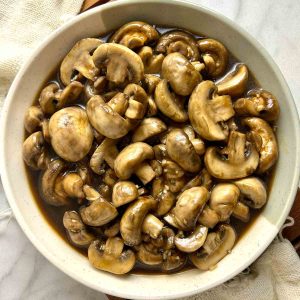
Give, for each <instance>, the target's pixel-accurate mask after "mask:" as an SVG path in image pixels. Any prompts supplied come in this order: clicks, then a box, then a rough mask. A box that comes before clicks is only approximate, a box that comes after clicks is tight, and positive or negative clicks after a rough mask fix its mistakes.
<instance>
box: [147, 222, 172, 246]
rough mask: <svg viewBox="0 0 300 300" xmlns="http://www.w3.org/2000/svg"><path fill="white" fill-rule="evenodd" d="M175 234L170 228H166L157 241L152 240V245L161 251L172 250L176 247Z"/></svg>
mask: <svg viewBox="0 0 300 300" xmlns="http://www.w3.org/2000/svg"><path fill="white" fill-rule="evenodd" d="M174 240H175V233H174V231H173V230H172V229H171V228H169V227H164V228H163V229H162V231H161V233H160V235H159V236H158V237H157V238H156V239H151V244H153V245H154V246H155V247H157V248H159V249H161V250H170V249H173V248H174V247H175V243H174Z"/></svg>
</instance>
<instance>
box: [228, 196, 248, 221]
mask: <svg viewBox="0 0 300 300" xmlns="http://www.w3.org/2000/svg"><path fill="white" fill-rule="evenodd" d="M232 215H233V216H234V217H235V218H237V219H239V220H241V221H242V222H245V223H247V222H248V221H249V219H250V211H249V207H248V206H247V205H245V204H244V203H242V202H240V201H239V202H238V203H237V204H236V206H235V208H234V210H233V212H232Z"/></svg>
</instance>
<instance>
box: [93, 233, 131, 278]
mask: <svg viewBox="0 0 300 300" xmlns="http://www.w3.org/2000/svg"><path fill="white" fill-rule="evenodd" d="M123 247H124V243H123V241H122V239H120V238H119V237H113V238H108V239H107V240H106V243H104V242H102V241H99V240H95V241H93V242H92V243H91V245H90V247H89V250H88V257H89V261H90V263H91V264H92V266H93V267H95V268H97V269H99V270H102V271H106V272H109V273H113V274H118V275H121V274H126V273H128V272H129V271H131V270H132V268H133V267H134V264H135V254H134V253H133V251H132V250H124V251H123Z"/></svg>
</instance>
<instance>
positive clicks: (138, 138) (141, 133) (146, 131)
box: [132, 118, 167, 143]
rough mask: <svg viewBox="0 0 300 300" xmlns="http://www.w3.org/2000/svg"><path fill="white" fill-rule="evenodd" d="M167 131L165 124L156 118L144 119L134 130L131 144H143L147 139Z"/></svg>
mask: <svg viewBox="0 0 300 300" xmlns="http://www.w3.org/2000/svg"><path fill="white" fill-rule="evenodd" d="M165 130H167V126H166V124H165V123H164V122H163V121H161V120H160V119H158V118H145V119H143V120H142V122H141V123H140V125H139V126H138V127H137V128H136V129H135V131H134V133H133V135H132V142H134V143H135V142H143V141H145V140H147V139H148V138H150V137H152V136H155V135H157V134H160V133H162V132H164V131H165Z"/></svg>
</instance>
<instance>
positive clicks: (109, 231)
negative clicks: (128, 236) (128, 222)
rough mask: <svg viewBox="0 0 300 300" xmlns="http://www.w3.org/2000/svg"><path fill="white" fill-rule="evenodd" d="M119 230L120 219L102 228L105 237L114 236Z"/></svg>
mask: <svg viewBox="0 0 300 300" xmlns="http://www.w3.org/2000/svg"><path fill="white" fill-rule="evenodd" d="M119 232H120V221H117V222H115V223H114V224H113V225H111V226H109V227H107V228H106V229H105V230H104V234H105V235H106V236H107V237H115V236H117V235H118V234H119Z"/></svg>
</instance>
